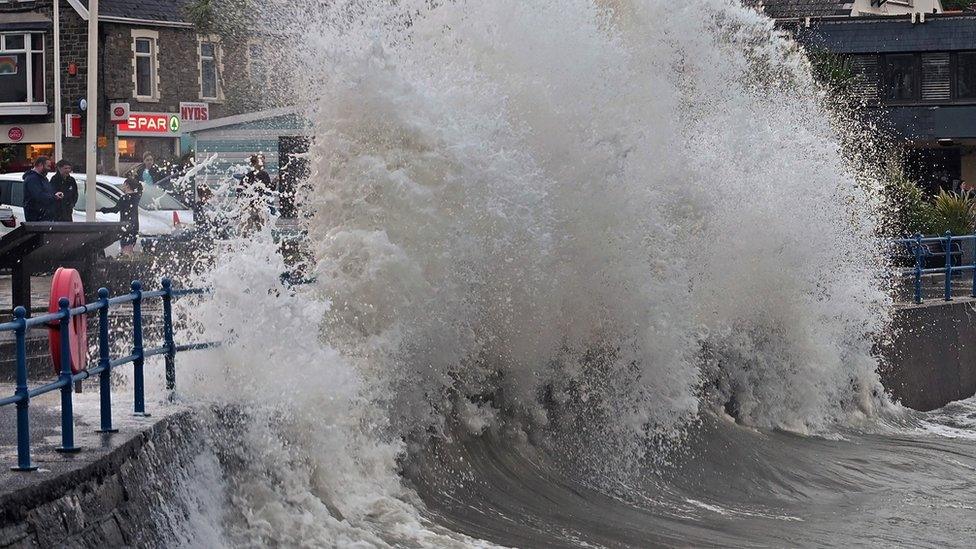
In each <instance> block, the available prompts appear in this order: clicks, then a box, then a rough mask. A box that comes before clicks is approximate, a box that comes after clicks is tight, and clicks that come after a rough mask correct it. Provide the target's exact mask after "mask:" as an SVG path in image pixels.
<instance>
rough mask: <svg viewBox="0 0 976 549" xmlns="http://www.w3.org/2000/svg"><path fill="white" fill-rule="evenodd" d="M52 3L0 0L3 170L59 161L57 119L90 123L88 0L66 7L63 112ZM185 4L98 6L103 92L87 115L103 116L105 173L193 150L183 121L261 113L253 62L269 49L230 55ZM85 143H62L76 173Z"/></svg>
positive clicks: (106, 2)
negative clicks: (51, 158)
mask: <svg viewBox="0 0 976 549" xmlns="http://www.w3.org/2000/svg"><path fill="white" fill-rule="evenodd" d="M54 1H56V0H0V36H2V38H0V172H6V171H14V170H20V169H22V168H25V167H26V164H27V163H28V162H29V160H30V159H31V158H33V157H36V156H38V155H40V154H47V155H50V154H52V153H53V150H54V141H55V139H57V136H56V135H55V133H56V131H55V124H54V120H55V116H60V117H62V118H63V117H64V115H82V117H83V116H84V112H83V111H82V110H81V107H80V103H81V100H82V99H84V98H85V94H86V91H87V87H86V86H87V71H88V66H87V25H88V23H87V18H88V12H87V3H88V2H87V0H60V1H61V5H60V24H61V63H60V67H58V70H60V71H61V97H62V112H61V113H55V112H54V99H53V98H54V94H55V90H54V77H53V74H54V73H53V71H54V70H55V67H54V56H53V44H54V37H53V12H54V9H53V8H54ZM186 3H187V0H101V2H100V3H99V5H100V10H99V67H100V74H99V82H98V84H99V94H98V97H97V98H96V100H95V101H93V102H92V101H89V105H90V106H89V108H95V109H97V112H98V136H99V149H98V171H99V172H100V173H123V172H124V171H126V170H127V169H128V168H129V167H131V166H132V165H134V164H136V163H137V162H139V161H140V160H141V158H142V155H143V154H144V153H146V152H152V153H153V154H154V155H155V156H156V157H157V158H158V159H162V160H165V159H169V158H174V157H178V156H179V155H180V154H182V153H185V152H187V148H188V147H187V143H188V140H186V139H185V136H184V133H183V124H184V122H187V121H189V120H199V119H200V118H201V117H206V118H217V117H223V116H229V115H233V114H237V113H239V112H241V111H242V110H246V109H251V108H254V107H256V106H258V102H257V101H256V100H254V99H253V96H254V95H255V91H256V90H255V87H254V86H253V85H252V84H251V83H252V82H253V81H254V79H252V78H251V77H250V76H251V69H252V67H253V66H254V63H252V62H251V60H250V58H251V57H252V56H253V55H258V54H259V53H260V50H261V48H262V47H263V46H262V44H258V43H243V44H240V45H236V44H232V45H230V47H227V48H225V47H224V44H222V40H221V39H220V38H219V37H217V36H210V35H203V34H201V33H198V32H197V30H196V29H195V28H194V26H193V24H192V23H190V22H189V21H188V19H187V14H186V6H185V4H186ZM225 50H226V51H225ZM228 59H234V60H235V62H234V63H232V64H231V66H232V67H233V75H234V77H233V78H225V66H227V65H228V63H227V60H228ZM117 104H128V106H129V108H130V112H131V114H130V116H129V119H128V121H127V122H125V123H123V124H114V123H112V122H111V121H110V111H111V107H112V106H113V105H117ZM232 105H233V107H231V106H232ZM181 107H183V108H182V109H181ZM235 109H236V110H235ZM82 125H83V124H82ZM66 131H67V129H66ZM84 141H85V140H84V136H83V135H82V136H81V137H77V138H75V137H63V138H62V143H63V147H64V148H63V150H64V155H63V156H64V157H66V158H68V159H71V160H72V161H73V162H74V163H75V164H76V166H78V168H82V167H83V166H84V161H85V155H84Z"/></svg>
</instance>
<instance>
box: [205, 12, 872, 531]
mask: <svg viewBox="0 0 976 549" xmlns="http://www.w3.org/2000/svg"><path fill="white" fill-rule="evenodd" d="M431 4H436V6H435V7H431ZM306 7H307V11H305V12H304V14H303V15H304V20H303V22H302V23H301V24H295V25H293V27H292V29H291V30H292V31H297V34H298V35H300V36H301V37H302V40H301V45H300V46H295V50H294V51H292V52H290V55H293V60H295V59H297V60H299V61H301V62H302V63H300V64H301V66H305V67H313V68H314V70H312V71H309V73H303V74H301V75H300V77H301V78H307V80H308V81H307V83H306V84H307V85H305V86H303V90H302V92H303V101H302V104H304V105H307V112H308V116H309V118H310V120H311V121H312V123H313V125H314V134H315V143H314V147H313V150H312V155H311V157H312V159H313V171H312V175H311V178H310V182H309V183H310V187H311V190H310V192H309V193H308V195H307V196H306V197H305V207H306V209H307V210H308V211H309V212H311V213H312V214H314V216H313V217H312V219H310V220H309V224H308V225H309V235H310V241H311V242H312V245H313V248H314V250H313V251H314V255H315V259H316V265H315V268H314V275H315V277H316V283H315V284H314V285H313V286H311V287H305V288H299V289H296V290H286V289H284V288H282V287H281V285H280V282H279V280H278V275H279V273H281V272H283V271H285V270H286V267H285V265H284V264H283V263H282V261H281V259H280V258H279V257H278V255H277V252H276V251H275V249H274V246H273V245H271V244H270V242H271V237H270V235H269V234H268V233H267V231H266V232H265V233H262V234H259V235H256V236H255V237H253V238H251V239H249V240H248V241H246V242H239V243H237V244H236V246H237V248H236V251H234V252H233V253H230V254H226V255H223V256H221V257H220V258H219V260H218V263H219V264H218V266H217V268H216V269H215V271H214V272H213V273H210V274H208V275H207V276H206V277H205V278H204V280H203V281H201V282H202V283H212V284H213V285H214V287H215V295H214V297H213V299H210V300H208V301H206V302H204V303H201V304H199V305H196V306H193V307H192V309H191V310H189V311H188V312H189V313H191V314H192V315H193V317H194V320H195V321H196V322H198V323H206V324H207V325H209V326H210V328H208V329H207V330H206V332H207V333H206V334H205V335H204V337H206V338H208V339H209V338H213V337H221V338H230V340H231V341H232V342H233V343H234V344H233V345H227V346H225V347H224V348H223V349H222V350H221V351H219V353H216V356H215V358H214V360H213V361H212V363H210V364H207V365H204V367H202V368H201V373H200V374H199V376H200V377H199V381H198V382H197V383H195V387H194V388H193V390H194V391H196V392H198V393H199V394H200V395H202V396H209V397H211V398H215V399H218V400H225V401H227V402H230V403H235V404H238V405H241V406H243V407H244V409H245V411H246V412H247V413H248V414H251V416H252V417H253V421H250V422H249V423H248V426H249V427H248V431H247V433H246V437H245V440H246V444H243V445H241V446H240V447H239V448H238V449H239V450H240V451H241V452H242V453H243V454H245V455H246V456H247V460H246V461H247V462H248V465H246V466H244V468H243V470H242V471H240V472H238V473H237V475H238V476H236V477H235V478H234V479H233V480H234V483H235V485H234V486H233V487H232V488H231V489H230V493H231V495H230V496H229V497H230V498H231V502H230V504H232V506H234V507H235V508H236V509H238V512H237V516H236V518H231V519H227V520H228V521H229V526H228V530H229V534H228V537H229V539H231V540H235V541H237V542H241V543H244V542H245V541H249V542H250V543H252V544H261V543H277V544H288V545H291V544H299V543H303V542H308V540H314V542H311V544H313V545H352V544H355V543H362V544H376V545H382V544H397V543H411V544H412V543H419V544H432V545H441V546H443V545H445V544H447V543H455V542H456V543H462V544H463V543H473V540H470V539H467V538H464V537H462V536H458V535H455V534H451V533H450V532H446V531H442V529H438V528H437V527H434V526H432V525H431V524H430V523H429V521H427V519H425V518H423V514H422V513H421V512H420V511H418V509H419V508H420V507H422V505H421V504H420V503H419V501H418V500H417V498H416V496H415V495H414V494H412V493H411V492H410V491H409V490H408V489H406V488H405V487H404V486H403V485H402V483H401V482H400V479H399V476H398V474H397V473H398V471H397V458H398V456H402V455H403V453H404V452H405V451H406V445H405V442H404V441H405V440H422V438H420V437H419V436H418V435H424V436H426V435H429V434H433V435H440V436H450V429H448V428H447V427H448V426H449V424H451V423H452V422H453V421H454V420H455V419H456V418H458V417H460V418H461V419H462V420H463V421H464V422H465V423H467V427H468V428H469V430H470V431H472V432H481V431H482V430H484V429H486V428H489V427H490V425H491V424H493V423H494V422H497V421H504V420H508V421H512V422H524V423H525V428H526V429H527V430H539V431H549V432H559V431H560V430H564V431H573V432H574V433H576V432H579V433H586V432H587V431H588V430H589V431H590V432H592V433H596V434H594V435H593V437H592V438H599V439H600V440H601V441H603V442H604V443H605V445H607V446H608V447H610V448H612V449H613V450H614V452H612V453H610V454H609V455H617V456H637V457H638V458H639V457H641V456H642V455H643V453H644V452H645V451H646V450H647V449H648V448H649V447H650V446H649V445H648V441H649V439H651V438H654V437H658V436H661V435H662V434H663V435H664V436H665V438H667V436H668V434H669V433H680V432H681V430H682V428H683V427H684V426H685V425H687V424H688V423H689V422H692V421H694V418H695V417H696V416H697V414H698V413H699V412H700V411H701V410H702V408H703V407H704V406H707V405H709V403H708V402H707V401H706V400H705V398H704V397H705V396H706V395H707V396H709V398H711V399H712V402H714V403H718V404H724V403H725V402H726V401H730V400H731V401H733V402H734V405H733V406H734V408H735V412H736V415H737V416H738V419H739V420H740V421H742V422H744V423H748V424H751V425H755V426H760V427H779V428H787V429H792V430H799V431H817V430H824V429H827V428H829V427H830V426H831V425H832V424H834V423H835V422H837V421H843V420H844V418H846V417H848V416H849V415H850V414H852V413H871V408H872V406H873V405H874V404H875V402H874V398H875V397H873V396H872V395H873V393H874V392H875V391H877V390H878V388H879V385H878V379H877V376H876V374H875V366H876V365H875V361H874V359H872V358H871V355H870V350H871V345H872V339H871V336H870V334H872V333H877V332H878V331H879V330H880V329H881V327H882V326H883V325H884V322H885V315H884V313H883V311H884V310H885V308H886V305H887V299H888V298H887V297H886V294H885V293H884V292H883V291H882V289H881V288H880V283H879V279H880V278H879V274H880V267H879V264H878V262H877V261H876V258H875V257H874V255H873V254H871V253H867V254H866V253H865V250H871V249H873V248H874V247H875V240H874V231H875V219H874V216H873V215H872V213H871V212H873V211H874V203H873V198H872V195H871V192H870V188H869V187H870V185H869V184H865V182H864V181H858V180H856V178H855V177H854V175H852V173H851V171H850V169H851V168H850V166H849V164H848V163H846V162H845V158H844V156H843V153H842V151H841V150H840V144H839V140H838V136H837V131H838V130H837V126H836V120H834V121H832V120H830V119H829V117H828V116H827V115H826V114H825V113H824V112H825V111H824V109H823V105H822V97H820V95H819V92H817V91H816V86H815V85H814V84H813V82H812V79H811V77H810V75H809V70H808V67H807V65H806V62H805V61H804V60H803V58H802V56H800V55H798V54H797V53H796V51H795V49H794V47H793V46H792V45H791V44H790V43H789V42H787V41H785V40H783V39H780V38H778V37H777V36H776V35H775V32H774V31H773V29H772V25H771V23H770V22H769V21H768V20H766V19H765V18H763V17H761V16H759V15H757V14H756V13H755V12H753V11H751V10H747V9H744V8H742V7H738V6H734V5H730V4H727V3H724V2H720V1H716V0H692V1H690V2H683V3H680V4H674V3H664V2H656V1H655V2H652V1H638V0H633V1H625V0H617V1H606V2H595V1H593V0H559V1H556V0H549V1H546V0H537V1H533V2H525V1H524V0H494V1H491V2H474V1H470V2H469V1H449V2H438V3H431V2H429V1H427V0H404V1H401V2H397V3H389V2H367V1H357V0H337V1H335V2H329V3H325V2H322V3H316V2H310V3H307V4H306ZM293 23H294V22H293ZM298 76H299V75H297V74H296V77H298ZM832 122H834V123H832ZM554 409H559V410H560V412H559V413H553V410H554ZM455 410H460V411H458V412H456V411H455ZM567 411H568V413H567ZM580 436H583V435H580ZM587 440H589V439H587ZM606 449H607V448H603V451H601V452H600V455H601V456H607V455H608V453H607V452H606V451H605V450H606ZM576 450H577V451H580V449H579V448H577V449H576ZM583 453H585V449H583ZM584 457H585V456H584Z"/></svg>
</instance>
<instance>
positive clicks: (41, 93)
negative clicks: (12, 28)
mask: <svg viewBox="0 0 976 549" xmlns="http://www.w3.org/2000/svg"><path fill="white" fill-rule="evenodd" d="M44 78H45V75H44V35H42V34H31V33H17V34H0V105H20V106H30V105H35V106H40V109H39V110H38V112H33V111H31V112H23V113H20V114H46V113H47V107H46V106H44V105H45V102H46V97H45V86H44V83H45V80H44ZM4 112H6V113H10V112H9V111H4ZM10 114H13V113H10Z"/></svg>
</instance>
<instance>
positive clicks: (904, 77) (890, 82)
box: [884, 53, 919, 102]
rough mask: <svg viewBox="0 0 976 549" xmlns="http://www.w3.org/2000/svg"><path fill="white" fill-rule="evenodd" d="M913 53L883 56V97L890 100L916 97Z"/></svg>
mask: <svg viewBox="0 0 976 549" xmlns="http://www.w3.org/2000/svg"><path fill="white" fill-rule="evenodd" d="M915 59H916V57H915V55H914V54H911V53H908V54H896V55H886V56H885V74H884V76H885V77H884V88H885V99H886V100H887V101H891V102H904V101H913V100H916V99H918V95H919V94H918V90H919V85H918V80H919V78H918V69H917V65H916V63H915Z"/></svg>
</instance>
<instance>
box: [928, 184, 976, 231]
mask: <svg viewBox="0 0 976 549" xmlns="http://www.w3.org/2000/svg"><path fill="white" fill-rule="evenodd" d="M974 204H976V202H974V200H973V199H972V198H971V197H970V196H969V195H961V194H956V193H949V192H946V191H939V195H938V196H936V197H935V201H934V202H933V204H932V223H931V225H930V226H929V231H928V232H929V233H934V234H943V233H945V232H946V231H949V232H951V233H952V234H955V235H960V234H971V233H972V232H973V226H974V219H976V218H974V215H973V214H974Z"/></svg>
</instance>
